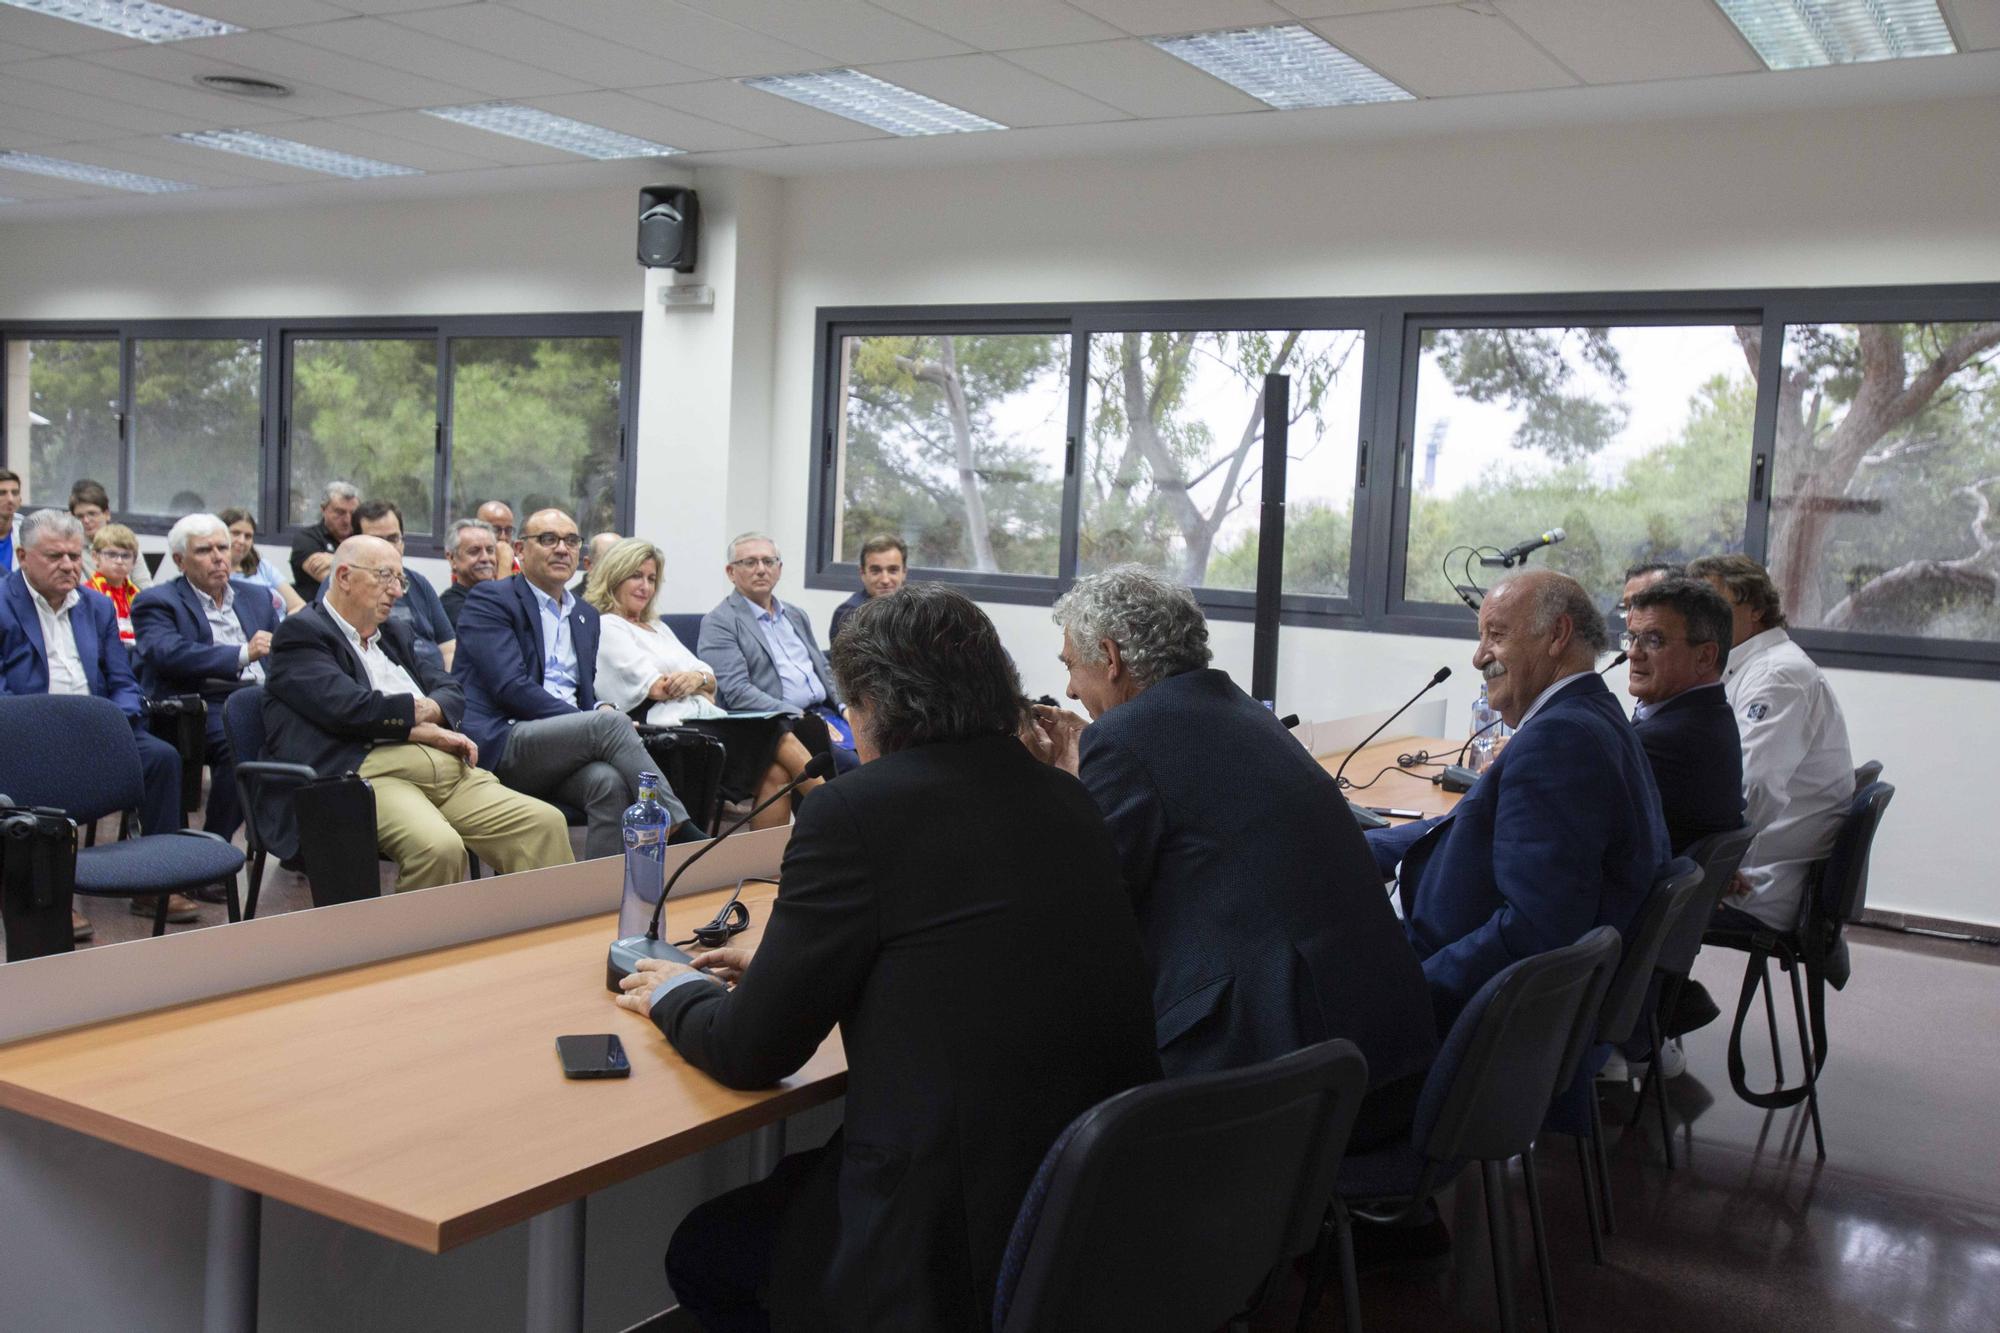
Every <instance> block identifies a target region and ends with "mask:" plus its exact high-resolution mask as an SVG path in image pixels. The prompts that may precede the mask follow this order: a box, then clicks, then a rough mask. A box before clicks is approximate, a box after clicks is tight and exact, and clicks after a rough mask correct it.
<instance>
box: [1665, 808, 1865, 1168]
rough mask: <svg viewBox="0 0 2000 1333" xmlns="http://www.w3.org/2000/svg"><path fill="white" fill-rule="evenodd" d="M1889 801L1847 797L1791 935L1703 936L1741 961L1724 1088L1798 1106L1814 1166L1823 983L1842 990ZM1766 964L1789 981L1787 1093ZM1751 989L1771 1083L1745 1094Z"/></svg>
mask: <svg viewBox="0 0 2000 1333" xmlns="http://www.w3.org/2000/svg"><path fill="white" fill-rule="evenodd" d="M1895 795H1896V789H1895V788H1894V787H1892V786H1890V785H1889V784H1888V783H1886V782H1880V781H1877V782H1871V783H1869V784H1868V785H1867V786H1866V787H1863V788H1862V789H1861V790H1860V791H1858V792H1856V793H1855V794H1854V800H1853V802H1852V803H1851V804H1850V805H1849V806H1848V808H1847V815H1846V817H1845V818H1843V819H1842V820H1841V823H1840V831H1839V832H1838V833H1837V834H1836V835H1835V836H1834V841H1833V850H1832V851H1831V852H1830V853H1828V855H1827V857H1826V859H1825V860H1823V861H1819V862H1816V863H1815V864H1814V865H1813V866H1812V868H1811V869H1810V870H1809V871H1808V873H1807V875H1806V884H1805V893H1804V895H1803V898H1802V901H1801V903H1800V912H1799V924H1798V927H1797V928H1796V929H1794V930H1789V931H1781V930H1773V929H1771V928H1769V927H1766V926H1758V927H1755V928H1751V927H1748V926H1714V925H1711V926H1710V927H1709V929H1708V932H1707V934H1706V935H1705V936H1704V937H1703V942H1704V943H1707V944H1715V945H1719V946H1721V947H1722V948H1725V949H1740V950H1742V951H1743V952H1745V953H1747V954H1748V955H1749V960H1748V961H1747V962H1746V963H1745V965H1744V968H1743V988H1742V990H1741V992H1739V994H1738V995H1737V999H1736V1018H1735V1021H1734V1022H1733V1023H1732V1025H1731V1027H1730V1030H1729V1083H1730V1086H1731V1087H1733V1088H1735V1089H1736V1095H1737V1096H1739V1097H1741V1098H1742V1099H1743V1100H1744V1101H1746V1102H1748V1103H1750V1105H1752V1106H1758V1107H1762V1108H1764V1109H1765V1110H1776V1109H1779V1108H1782V1107H1787V1106H1797V1105H1798V1104H1799V1103H1800V1102H1801V1101H1803V1102H1804V1103H1805V1104H1806V1106H1807V1109H1808V1110H1809V1111H1810V1113H1811V1116H1812V1130H1813V1147H1814V1148H1815V1149H1816V1150H1817V1152H1818V1154H1819V1159H1820V1160H1821V1161H1825V1160H1826V1133H1825V1131H1824V1129H1822V1128H1821V1125H1820V1118H1819V1074H1820V1071H1821V1070H1822V1069H1824V1068H1825V1067H1826V1054H1827V1039H1826V987H1827V985H1828V984H1829V983H1831V984H1832V986H1833V988H1834V989H1835V990H1840V989H1842V988H1843V987H1845V986H1846V985H1847V979H1848V976H1849V975H1850V973H1851V971H1852V964H1851V962H1850V960H1849V957H1848V953H1847V939H1846V930H1847V927H1848V925H1849V924H1850V923H1851V922H1855V921H1859V920H1860V919H1861V914H1862V912H1863V911H1865V910H1866V909H1867V906H1868V856H1869V853H1870V851H1871V850H1872V849H1873V848H1874V845H1875V831H1876V830H1877V829H1878V828H1880V827H1881V825H1882V816H1883V814H1884V812H1886V811H1887V810H1888V808H1889V802H1890V800H1892V799H1893V798H1894V797H1895ZM1773 958H1775V959H1777V960H1778V965H1779V966H1780V967H1782V968H1783V969H1784V970H1785V972H1786V973H1787V974H1788V975H1789V976H1790V977H1791V979H1792V1013H1793V1016H1794V1018H1795V1019H1796V1020H1797V1022H1798V1038H1799V1050H1800V1052H1801V1059H1802V1060H1803V1062H1804V1064H1805V1073H1804V1082H1803V1083H1799V1084H1794V1085H1792V1086H1790V1087H1787V1086H1785V1070H1784V1066H1783V1064H1782V1063H1780V1062H1779V1060H1778V1025H1777V1013H1776V1006H1775V1004H1774V1003H1773V1001H1772V999H1771V966H1770V963H1771V959H1773ZM1802 974H1803V978H1804V980H1803V983H1801V975H1802ZM1759 987H1762V988H1763V991H1764V1013H1765V1021H1766V1022H1767V1023H1769V1024H1770V1026H1771V1057H1772V1065H1773V1070H1772V1074H1773V1079H1772V1088H1771V1090H1770V1091H1769V1092H1756V1091H1753V1090H1752V1089H1751V1087H1750V1085H1749V1082H1748V1080H1747V1078H1746V1077H1745V1071H1744V1063H1743V1024H1744V1021H1745V1019H1746V1018H1747V1017H1748V1016H1749V1013H1750V1004H1751V1001H1752V1000H1753V999H1754V998H1755V996H1756V993H1757V990H1758V988H1759Z"/></svg>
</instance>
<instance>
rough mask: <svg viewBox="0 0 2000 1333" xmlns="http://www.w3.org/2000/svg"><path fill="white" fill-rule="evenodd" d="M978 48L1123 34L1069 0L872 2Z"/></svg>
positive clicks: (1061, 42)
mask: <svg viewBox="0 0 2000 1333" xmlns="http://www.w3.org/2000/svg"><path fill="white" fill-rule="evenodd" d="M874 3H875V4H877V5H879V6H881V7H882V8H883V9H888V10H893V11H894V12H896V13H898V14H901V15H903V16H904V17H905V18H910V19H915V20H916V21H917V22H918V23H921V24H923V25H924V26H925V27H927V28H935V29H937V30H938V31H939V32H941V33H943V34H945V36H947V37H955V38H957V39H958V40H959V41H961V42H964V43H966V44H967V45H968V46H972V47H976V48H978V49H979V50H981V51H1011V50H1015V49H1018V48H1020V47H1024V46H1063V45H1066V44H1068V43H1070V42H1098V41H1107V40H1110V39H1112V38H1116V37H1122V36H1124V35H1125V34H1124V33H1123V32H1122V31H1121V30H1119V29H1117V28H1114V27H1112V26H1111V25H1110V24H1109V23H1106V22H1104V21H1103V20H1102V19H1095V18H1092V17H1091V16H1090V15H1088V14H1086V13H1084V12H1083V11H1082V10H1080V9H1078V8H1077V7H1076V6H1074V5H1072V4H1070V3H1068V0H874Z"/></svg>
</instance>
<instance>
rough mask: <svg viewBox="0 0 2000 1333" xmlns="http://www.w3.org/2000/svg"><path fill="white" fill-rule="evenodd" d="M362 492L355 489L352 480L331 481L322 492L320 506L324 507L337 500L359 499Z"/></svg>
mask: <svg viewBox="0 0 2000 1333" xmlns="http://www.w3.org/2000/svg"><path fill="white" fill-rule="evenodd" d="M360 498H361V492H360V491H357V490H355V489H354V486H353V484H352V483H351V482H345V481H329V482H328V483H327V484H326V489H325V490H324V491H322V492H321V493H320V497H319V506H320V508H322V509H324V508H326V507H327V506H328V505H330V504H332V503H333V502H334V501H335V500H359V499H360Z"/></svg>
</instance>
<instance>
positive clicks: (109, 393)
mask: <svg viewBox="0 0 2000 1333" xmlns="http://www.w3.org/2000/svg"><path fill="white" fill-rule="evenodd" d="M6 385H7V441H6V443H7V450H6V458H7V461H8V464H9V466H10V467H12V468H13V470H14V471H16V472H19V473H20V474H21V486H22V492H23V497H24V498H25V500H26V501H27V503H29V504H33V505H44V504H50V505H63V504H67V503H68V502H69V488H70V484H71V483H72V482H75V481H78V480H80V479H82V478H85V477H88V478H90V479H91V480H92V481H96V482H99V483H101V484H102V485H103V487H104V489H105V491H106V492H107V493H109V494H110V496H111V500H112V503H113V505H116V504H117V503H118V454H119V443H118V401H119V387H118V342H117V340H116V339H115V338H93V339H84V338H17V339H10V340H8V342H7V365H6Z"/></svg>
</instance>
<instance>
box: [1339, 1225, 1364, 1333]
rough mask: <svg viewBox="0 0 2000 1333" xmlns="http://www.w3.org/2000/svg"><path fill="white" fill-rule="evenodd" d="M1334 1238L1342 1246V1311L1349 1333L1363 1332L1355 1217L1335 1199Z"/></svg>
mask: <svg viewBox="0 0 2000 1333" xmlns="http://www.w3.org/2000/svg"><path fill="white" fill-rule="evenodd" d="M1333 1230H1334V1239H1335V1241H1336V1242H1337V1243H1338V1244H1339V1246H1340V1313H1341V1319H1342V1322H1344V1323H1345V1324H1346V1325H1347V1333H1361V1277H1360V1275H1359V1274H1358V1273H1356V1272H1355V1270H1354V1219H1353V1218H1351V1217H1349V1216H1348V1215H1347V1205H1346V1204H1344V1203H1342V1202H1341V1201H1340V1200H1339V1199H1335V1200H1334V1201H1333Z"/></svg>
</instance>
